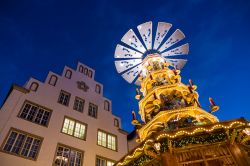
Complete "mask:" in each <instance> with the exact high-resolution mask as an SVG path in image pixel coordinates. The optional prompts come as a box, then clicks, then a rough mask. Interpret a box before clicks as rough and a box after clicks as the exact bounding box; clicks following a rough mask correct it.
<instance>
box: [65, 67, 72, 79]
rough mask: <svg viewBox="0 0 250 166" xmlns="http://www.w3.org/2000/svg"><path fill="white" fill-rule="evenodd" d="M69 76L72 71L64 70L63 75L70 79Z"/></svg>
mask: <svg viewBox="0 0 250 166" xmlns="http://www.w3.org/2000/svg"><path fill="white" fill-rule="evenodd" d="M71 76H72V71H70V70H69V69H67V70H66V72H65V77H66V78H68V79H71Z"/></svg>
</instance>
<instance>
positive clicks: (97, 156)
mask: <svg viewBox="0 0 250 166" xmlns="http://www.w3.org/2000/svg"><path fill="white" fill-rule="evenodd" d="M97 158H99V159H101V160H105V166H107V162H108V161H110V162H112V163H114V164H115V163H116V161H115V160H111V159H109V158H106V157H102V156H100V155H96V156H95V166H96V165H97V161H96V160H97Z"/></svg>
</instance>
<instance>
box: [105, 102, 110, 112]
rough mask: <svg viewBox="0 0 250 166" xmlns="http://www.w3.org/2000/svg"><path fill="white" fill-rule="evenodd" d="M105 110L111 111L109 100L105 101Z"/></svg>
mask: <svg viewBox="0 0 250 166" xmlns="http://www.w3.org/2000/svg"><path fill="white" fill-rule="evenodd" d="M104 110H106V111H110V104H109V102H108V101H107V100H105V101H104Z"/></svg>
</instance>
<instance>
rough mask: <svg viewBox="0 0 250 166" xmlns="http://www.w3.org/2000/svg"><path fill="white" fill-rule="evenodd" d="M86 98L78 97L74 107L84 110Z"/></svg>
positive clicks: (77, 109)
mask: <svg viewBox="0 0 250 166" xmlns="http://www.w3.org/2000/svg"><path fill="white" fill-rule="evenodd" d="M83 107H84V100H83V99H81V98H79V97H76V98H75V103H74V107H73V109H74V110H76V111H79V112H83Z"/></svg>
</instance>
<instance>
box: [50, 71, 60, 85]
mask: <svg viewBox="0 0 250 166" xmlns="http://www.w3.org/2000/svg"><path fill="white" fill-rule="evenodd" d="M52 77H54V78H55V79H56V80H55V82H54V84H52V83H51V80H52ZM57 81H58V77H57V76H56V75H55V74H52V75H50V78H49V82H48V83H49V85H52V86H56V83H57Z"/></svg>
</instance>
